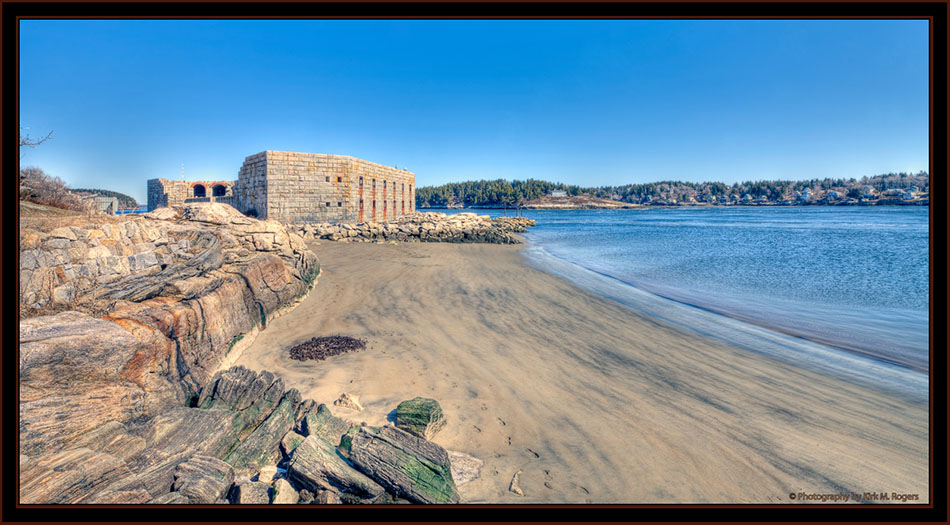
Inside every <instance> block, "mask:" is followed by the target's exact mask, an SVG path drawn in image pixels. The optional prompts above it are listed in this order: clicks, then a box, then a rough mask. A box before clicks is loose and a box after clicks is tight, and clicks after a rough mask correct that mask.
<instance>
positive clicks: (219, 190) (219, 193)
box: [211, 184, 228, 197]
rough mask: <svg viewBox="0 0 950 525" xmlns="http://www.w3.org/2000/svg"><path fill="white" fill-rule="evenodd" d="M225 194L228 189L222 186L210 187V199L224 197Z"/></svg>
mask: <svg viewBox="0 0 950 525" xmlns="http://www.w3.org/2000/svg"><path fill="white" fill-rule="evenodd" d="M227 193H228V189H227V188H225V187H224V184H215V185H214V186H212V187H211V196H212V197H224V196H225V195H226V194H227Z"/></svg>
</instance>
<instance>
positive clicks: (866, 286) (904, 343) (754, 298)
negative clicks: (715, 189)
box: [440, 206, 930, 373]
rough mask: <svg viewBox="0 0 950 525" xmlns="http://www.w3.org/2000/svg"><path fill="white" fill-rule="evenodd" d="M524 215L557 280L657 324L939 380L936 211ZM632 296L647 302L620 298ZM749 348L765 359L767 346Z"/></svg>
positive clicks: (536, 259)
mask: <svg viewBox="0 0 950 525" xmlns="http://www.w3.org/2000/svg"><path fill="white" fill-rule="evenodd" d="M440 211H444V210H440ZM456 211H458V210H452V211H449V213H452V212H456ZM463 211H467V210H463ZM498 211H499V210H490V211H485V210H482V211H479V213H490V214H491V215H493V216H494V215H497V214H499V213H497V212H498ZM524 215H525V216H527V217H530V218H533V219H536V220H537V223H538V225H537V227H535V228H531V229H530V231H529V232H528V233H527V234H526V238H527V239H528V240H529V242H530V247H529V250H528V254H529V257H530V258H531V259H532V261H533V263H534V264H535V265H537V266H539V267H541V268H542V269H548V270H551V269H552V268H557V270H556V272H557V273H559V274H561V275H562V276H564V277H566V278H568V279H572V280H574V281H578V282H583V283H586V286H587V287H588V288H591V289H594V288H596V290H595V291H597V292H598V293H601V294H604V295H608V296H611V295H613V297H612V298H613V299H616V300H622V301H623V302H626V303H628V304H631V306H634V307H639V308H641V309H642V310H644V311H649V312H648V313H651V314H653V315H660V316H666V317H668V318H670V319H672V320H675V321H677V322H680V321H682V323H681V324H684V325H687V326H688V325H690V324H692V325H695V326H693V328H695V329H697V330H699V331H703V330H706V331H707V332H717V331H720V332H721V331H722V330H719V329H718V328H715V325H717V324H718V325H720V326H721V327H726V326H728V327H730V329H734V328H743V327H744V328H743V329H745V330H746V332H748V333H753V332H755V331H756V330H758V331H759V332H757V333H759V334H761V333H764V332H768V333H769V334H772V335H774V336H775V337H776V338H779V339H782V340H783V341H785V342H786V343H788V344H791V345H800V346H802V348H805V347H808V348H810V349H812V350H813V351H820V352H824V354H823V355H825V359H824V360H825V361H827V355H830V354H829V352H830V353H834V354H835V355H839V356H842V358H843V359H852V358H863V359H864V361H862V362H864V363H865V364H867V365H868V366H871V364H872V363H878V364H879V365H881V366H885V367H889V369H894V370H899V369H902V368H904V369H908V370H910V371H914V372H917V373H921V372H926V371H927V369H928V366H929V335H928V332H929V302H930V297H929V283H930V278H929V277H930V276H929V208H927V207H899V206H894V207H891V206H880V207H824V206H814V207H703V208H693V207H690V208H672V209H635V210H528V211H526V212H525V213H524ZM598 278H599V281H598ZM594 281H598V282H597V283H596V284H593V283H594ZM583 283H582V284H583ZM623 287H629V288H632V289H634V290H635V291H636V292H637V294H634V295H636V296H635V297H634V295H631V293H627V292H625V293H621V292H620V291H619V290H620V289H621V288H623ZM628 292H630V290H628ZM624 294H625V295H624ZM621 295H623V296H624V297H623V298H620V297H619V296H621ZM660 299H662V300H660ZM664 300H665V301H666V303H664ZM669 303H675V304H676V305H677V306H679V307H682V308H680V309H677V308H675V307H674V306H673V305H672V304H669ZM664 312H665V313H664ZM686 318H688V319H686ZM700 319H704V320H700ZM727 320H728V322H727ZM763 331H764V332H763ZM710 335H714V334H712V333H710ZM719 335H720V337H722V338H724V339H725V338H730V337H731V338H736V337H738V336H737V335H735V334H734V333H733V334H731V335H730V334H726V333H721V334H719ZM770 337H771V336H770ZM749 344H750V347H752V346H755V344H754V337H753V338H752V339H750V340H749ZM779 346H781V345H779ZM786 346H787V345H786ZM783 351H789V352H792V353H794V352H793V351H791V350H788V348H786V349H785V350H782V349H776V348H773V349H772V350H770V352H772V353H775V354H777V356H778V357H781V355H779V354H781V353H782V352H783ZM799 357H801V356H799ZM842 366H843V367H845V368H848V367H851V368H854V367H855V366H856V365H855V364H854V363H850V364H842ZM843 370H844V369H843ZM843 373H844V372H843ZM853 373H857V372H853Z"/></svg>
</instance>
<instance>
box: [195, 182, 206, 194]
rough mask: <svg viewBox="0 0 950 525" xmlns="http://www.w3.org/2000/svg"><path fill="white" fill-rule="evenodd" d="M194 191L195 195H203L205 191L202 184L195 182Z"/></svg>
mask: <svg viewBox="0 0 950 525" xmlns="http://www.w3.org/2000/svg"><path fill="white" fill-rule="evenodd" d="M194 191H195V197H204V196H205V191H206V190H205V186H204V184H195V185H194Z"/></svg>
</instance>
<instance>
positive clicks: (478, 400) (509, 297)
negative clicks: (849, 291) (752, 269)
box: [236, 242, 929, 503]
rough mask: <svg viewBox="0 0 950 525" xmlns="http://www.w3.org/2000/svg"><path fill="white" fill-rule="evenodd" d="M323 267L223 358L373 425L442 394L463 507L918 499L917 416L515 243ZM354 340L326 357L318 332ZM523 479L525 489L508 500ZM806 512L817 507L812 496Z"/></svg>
mask: <svg viewBox="0 0 950 525" xmlns="http://www.w3.org/2000/svg"><path fill="white" fill-rule="evenodd" d="M312 249H313V250H314V252H315V253H316V254H317V256H318V257H319V258H320V262H321V265H322V268H323V273H322V274H321V276H320V279H319V283H318V284H317V286H316V287H315V288H314V289H313V291H312V292H311V294H310V296H309V297H308V298H307V299H306V300H304V301H303V302H302V303H301V304H300V305H299V306H298V307H297V308H296V309H295V310H293V311H292V312H290V313H288V314H285V315H283V316H281V317H279V318H277V319H275V320H273V321H272V322H271V323H270V324H269V325H268V326H267V328H266V330H264V331H262V332H261V333H260V334H259V335H258V337H257V339H256V340H255V341H254V342H253V344H251V345H250V346H249V347H248V348H247V349H245V350H244V351H243V352H242V353H241V355H240V356H239V358H238V359H237V361H236V364H242V365H244V366H247V367H248V368H251V369H254V370H264V369H266V370H270V371H272V372H274V373H276V374H277V375H279V376H280V377H282V378H283V379H284V381H285V382H286V383H287V385H288V386H292V387H296V388H298V389H300V391H301V393H302V394H303V396H304V397H305V398H312V399H314V400H317V401H318V402H324V403H327V404H328V405H330V404H331V403H332V401H333V400H334V399H336V398H337V397H339V396H340V394H341V393H343V392H347V393H350V394H355V395H358V396H360V401H361V402H362V403H363V405H364V407H365V409H364V410H363V411H362V412H355V411H351V410H348V409H341V408H337V407H332V406H331V408H332V409H333V412H334V413H335V414H337V415H340V416H342V417H345V418H347V419H350V420H352V421H354V422H357V423H358V422H361V421H365V422H366V423H368V424H371V425H382V424H386V423H387V414H388V413H389V412H390V411H391V410H393V409H394V408H395V407H396V405H397V404H398V403H399V402H400V401H402V400H405V399H410V398H412V397H415V396H425V397H431V398H434V399H436V400H438V401H439V402H440V403H441V405H442V408H443V410H444V412H445V416H446V420H447V421H446V426H445V428H444V429H443V430H442V431H441V432H440V433H439V434H438V435H436V436H435V438H434V439H433V441H435V442H436V443H439V444H440V445H442V446H444V447H445V448H447V449H450V450H459V451H462V452H465V453H468V454H472V455H474V456H476V457H478V458H480V459H482V460H484V461H485V465H484V467H483V468H482V472H481V478H480V479H478V480H475V481H473V482H471V483H469V484H466V485H464V486H462V487H460V489H459V491H460V494H461V496H462V501H463V502H467V503H797V502H798V500H792V499H790V498H789V494H790V493H798V492H806V493H837V492H857V493H862V492H880V491H882V490H884V491H888V492H896V493H902V494H908V493H909V494H917V495H918V497H919V500H917V501H915V503H926V502H927V501H928V498H929V497H928V486H929V481H928V477H929V472H928V447H929V444H928V417H929V416H928V407H927V406H926V405H925V404H915V403H912V402H908V401H905V400H902V399H898V398H892V397H890V396H888V395H886V394H882V393H878V392H875V391H874V390H870V389H868V388H864V387H859V386H856V385H853V384H849V383H847V382H844V381H842V380H839V379H835V378H831V377H826V376H824V375H821V374H818V373H815V372H809V371H807V370H802V369H799V368H796V367H794V366H791V365H787V364H782V363H779V362H776V361H773V360H771V359H769V358H767V357H764V356H760V355H755V354H752V353H749V352H747V351H744V350H741V349H738V348H734V347H731V346H729V345H727V344H724V343H720V342H717V341H713V340H706V339H703V338H700V337H698V336H697V335H696V334H693V333H690V332H689V331H687V330H685V329H680V328H674V327H671V326H668V325H666V324H662V323H660V322H657V321H655V320H653V319H650V318H647V317H645V316H643V315H641V314H639V313H637V312H636V311H634V310H632V309H630V308H628V307H625V306H623V305H620V304H617V303H614V302H612V301H609V300H606V299H603V298H601V297H599V296H597V295H594V294H592V293H590V292H587V291H585V290H582V289H581V288H578V287H576V286H574V285H572V284H571V283H569V282H567V281H564V280H562V279H559V278H557V277H555V276H553V275H549V274H547V273H545V272H542V271H538V270H535V269H532V268H530V267H528V266H527V265H525V264H524V263H523V256H522V254H521V248H520V247H518V246H498V245H456V244H435V243H431V244H419V243H414V244H399V245H371V244H338V243H332V242H325V243H322V244H320V245H313V246H312ZM334 334H343V335H351V336H356V337H362V338H365V339H366V340H367V341H368V344H367V349H366V350H364V351H361V352H355V353H348V354H343V355H339V356H334V357H332V358H330V359H328V360H325V361H308V362H300V361H294V360H291V359H290V358H289V357H288V350H289V348H290V347H291V346H293V345H294V344H296V343H299V342H302V341H304V340H306V339H309V338H311V337H314V336H320V335H334ZM518 471H521V475H520V481H519V484H520V486H521V488H522V490H523V491H524V496H519V495H516V494H514V493H511V492H509V491H508V485H509V482H510V481H511V479H512V476H513V475H514V474H515V473H516V472H518ZM809 503H815V502H814V501H810V502H809Z"/></svg>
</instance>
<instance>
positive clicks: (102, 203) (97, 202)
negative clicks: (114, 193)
mask: <svg viewBox="0 0 950 525" xmlns="http://www.w3.org/2000/svg"><path fill="white" fill-rule="evenodd" d="M79 200H80V202H82V203H83V204H84V205H86V206H87V207H89V208H91V209H94V210H96V211H101V212H102V213H108V214H109V215H115V214H116V213H118V212H119V199H116V198H115V197H105V196H102V195H89V194H86V195H80V196H79Z"/></svg>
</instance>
